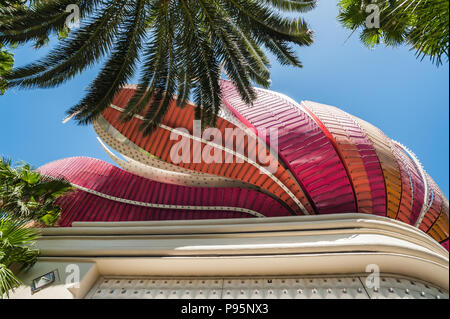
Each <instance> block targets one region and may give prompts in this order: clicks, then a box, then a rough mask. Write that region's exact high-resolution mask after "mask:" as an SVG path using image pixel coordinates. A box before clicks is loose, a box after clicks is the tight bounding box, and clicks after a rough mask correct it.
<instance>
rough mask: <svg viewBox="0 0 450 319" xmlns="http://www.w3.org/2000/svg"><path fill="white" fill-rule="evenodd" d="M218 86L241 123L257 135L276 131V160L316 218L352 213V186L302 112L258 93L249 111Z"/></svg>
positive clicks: (230, 91)
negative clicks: (307, 200)
mask: <svg viewBox="0 0 450 319" xmlns="http://www.w3.org/2000/svg"><path fill="white" fill-rule="evenodd" d="M221 86H222V94H223V99H224V101H225V104H226V106H227V107H228V108H229V109H230V110H231V111H233V112H234V113H235V114H236V116H237V117H238V118H239V119H240V120H241V122H243V123H246V124H247V125H249V127H251V128H253V129H254V130H256V131H257V132H258V133H260V132H261V131H262V130H270V129H276V130H277V131H278V139H279V141H278V142H279V144H278V151H279V155H280V158H282V159H283V161H284V163H285V164H286V165H287V166H288V168H289V170H290V171H291V172H292V173H293V174H294V176H295V178H296V179H297V181H298V182H299V183H300V185H301V187H302V189H303V190H304V191H305V192H306V193H307V195H308V196H309V198H311V200H312V201H313V202H314V206H315V208H316V210H317V212H318V213H319V214H331V213H338V212H343V211H347V212H349V211H355V210H356V203H355V196H354V194H353V190H352V186H351V183H350V180H349V178H348V176H347V173H346V171H345V168H344V166H343V164H342V163H341V161H340V158H339V156H338V154H337V152H336V150H335V149H334V147H333V145H332V143H331V142H330V141H329V139H328V137H327V136H326V135H325V134H324V132H323V131H322V129H321V128H320V126H319V125H318V124H317V123H316V122H315V121H314V120H313V119H312V118H311V117H310V116H309V115H308V114H307V113H306V112H305V111H303V110H301V109H300V108H299V107H298V105H296V104H294V103H292V102H291V101H290V100H288V99H286V98H284V97H283V96H280V95H278V94H275V93H273V92H270V91H266V90H260V89H257V92H258V98H257V99H256V101H254V103H253V105H252V106H251V107H249V106H248V105H246V104H245V103H244V102H243V101H242V100H241V99H240V97H239V94H238V92H237V90H236V88H235V87H234V86H233V85H232V84H231V82H228V81H222V83H221Z"/></svg>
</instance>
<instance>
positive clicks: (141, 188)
mask: <svg viewBox="0 0 450 319" xmlns="http://www.w3.org/2000/svg"><path fill="white" fill-rule="evenodd" d="M39 170H40V172H41V173H42V174H44V175H48V176H53V177H63V178H65V179H67V180H68V181H69V182H71V183H72V184H74V185H76V187H77V188H78V189H79V190H77V191H75V193H73V194H71V195H69V196H66V197H64V198H63V199H62V200H61V202H60V204H61V206H62V209H63V216H62V218H61V222H60V223H61V226H70V224H71V223H72V222H73V221H133V220H167V219H205V218H209V219H211V218H243V217H254V216H253V215H251V214H249V213H245V212H244V211H243V209H244V210H251V211H255V212H258V213H260V214H262V215H264V216H268V217H269V216H286V215H289V212H288V210H287V209H286V208H285V207H284V206H282V205H281V204H280V203H278V202H277V201H276V200H274V199H273V198H270V197H269V196H267V195H265V194H262V193H259V192H257V191H254V190H250V189H240V188H201V187H187V186H177V185H169V184H164V183H159V182H155V181H151V180H148V179H145V178H142V177H139V176H136V175H133V174H131V173H128V172H126V171H123V170H121V169H119V168H117V167H115V166H113V165H111V164H109V163H106V162H103V161H100V160H96V159H91V158H84V157H76V158H69V159H64V160H59V161H55V162H52V163H50V164H47V165H45V166H43V167H41V168H40V169H39ZM83 188H85V189H88V190H89V191H85V190H83ZM117 199H120V200H121V201H119V200H117ZM135 202H136V203H150V204H155V205H166V206H167V207H166V208H160V207H144V206H142V205H139V204H136V203H135ZM173 205H177V206H182V207H186V209H182V208H178V209H175V208H172V207H171V206H173ZM190 206H192V207H199V208H198V209H188V207H190ZM202 207H205V208H204V209H203V208H202ZM207 207H209V208H208V209H209V210H206V208H207ZM211 207H213V208H214V207H217V209H211ZM225 207H226V208H227V209H230V208H234V209H235V211H229V210H221V208H225Z"/></svg>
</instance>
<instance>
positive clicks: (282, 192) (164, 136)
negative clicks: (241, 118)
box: [103, 90, 314, 214]
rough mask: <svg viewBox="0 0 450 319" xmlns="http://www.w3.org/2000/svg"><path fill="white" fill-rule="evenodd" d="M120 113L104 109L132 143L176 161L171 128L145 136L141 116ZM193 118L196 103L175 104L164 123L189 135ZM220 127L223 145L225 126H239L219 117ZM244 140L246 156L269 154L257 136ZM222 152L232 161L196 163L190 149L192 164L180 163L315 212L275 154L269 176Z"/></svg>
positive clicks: (119, 100)
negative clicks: (124, 116)
mask: <svg viewBox="0 0 450 319" xmlns="http://www.w3.org/2000/svg"><path fill="white" fill-rule="evenodd" d="M132 94H133V91H132V90H124V91H123V92H122V93H121V94H119V95H118V96H117V97H116V99H115V100H114V101H113V103H114V105H116V106H118V107H124V106H125V105H126V103H127V100H128V99H129V98H130V97H131V96H132ZM120 115H121V112H120V110H118V109H117V108H112V107H110V108H108V109H107V110H105V111H104V112H103V116H104V117H105V119H106V120H107V121H108V122H109V123H111V125H113V126H114V127H115V128H116V129H117V130H118V131H119V132H121V133H122V134H123V135H124V136H126V137H127V138H129V139H130V141H131V142H133V143H134V144H136V145H137V146H139V147H140V148H142V149H143V150H145V151H147V152H149V153H151V154H153V155H155V156H156V157H158V158H160V159H161V160H163V161H166V162H168V163H174V161H173V159H172V158H171V156H170V150H171V149H172V147H174V146H175V144H176V143H177V142H178V141H171V140H170V134H171V132H170V131H169V130H167V129H164V128H162V127H159V128H157V129H156V131H155V132H154V133H153V134H151V135H150V136H143V135H142V134H141V132H140V131H139V127H140V125H141V122H142V121H141V119H139V118H136V117H135V118H133V119H132V120H130V121H129V122H127V123H123V122H121V121H120ZM193 120H194V106H192V105H187V106H185V107H184V108H179V107H176V105H175V103H173V104H172V106H171V107H170V109H169V111H168V114H167V115H166V116H165V117H164V119H163V122H162V123H163V124H164V125H166V126H168V127H170V128H174V129H177V128H184V129H187V130H188V131H189V133H190V134H193V133H194V132H193ZM217 128H218V129H219V130H220V132H221V134H222V137H223V142H222V144H221V145H220V146H225V145H224V144H225V141H224V140H225V136H226V132H225V129H227V128H229V129H237V127H236V126H235V125H233V124H232V123H230V122H228V121H226V120H224V119H221V118H219V120H218V123H217ZM242 141H243V147H242V148H243V150H244V153H243V155H246V156H248V154H258V153H259V152H266V153H265V154H268V153H267V150H266V146H265V144H262V143H260V144H258V143H256V140H255V138H252V137H250V136H248V135H247V136H246V137H245V138H244V139H242ZM196 143H197V144H198V145H200V149H201V152H203V150H204V149H205V148H206V147H208V145H206V144H205V143H201V142H196ZM190 146H191V150H192V149H193V147H194V142H193V141H192V140H191V141H190ZM255 146H256V148H255ZM234 150H236V148H234ZM221 153H222V159H225V158H231V161H229V162H231V163H211V164H207V163H205V162H203V161H202V162H201V163H196V162H195V160H194V157H193V152H192V151H191V156H190V163H184V162H181V163H179V164H177V165H179V166H180V167H183V168H186V169H189V170H193V171H197V172H203V173H207V174H211V175H217V176H223V177H227V178H232V179H236V180H240V181H243V182H245V183H249V184H253V185H255V186H258V187H260V188H262V189H264V190H265V191H267V192H269V193H271V194H273V195H274V196H276V197H278V198H280V199H281V200H283V201H284V202H286V203H287V205H288V206H289V207H291V208H292V210H293V212H295V213H298V214H305V213H309V214H312V213H314V211H313V209H312V207H311V205H310V203H309V201H308V199H307V198H306V197H305V195H304V193H303V191H302V190H301V189H300V187H299V185H298V184H297V183H295V180H293V179H292V178H291V176H290V174H289V173H288V172H287V171H286V169H284V168H283V167H282V166H281V165H280V163H278V162H277V161H276V159H275V158H274V157H273V156H272V155H270V156H272V157H271V161H273V162H276V167H277V169H276V172H275V173H274V174H273V175H272V176H270V175H267V174H265V173H261V170H260V169H259V168H258V167H257V166H256V165H252V163H250V162H248V161H246V162H244V161H243V160H242V158H239V159H238V157H236V156H235V155H233V154H231V153H229V152H225V151H222V152H221ZM255 158H256V159H257V162H256V163H257V164H259V165H261V166H262V167H265V166H267V165H266V163H261V162H259V161H258V159H259V157H256V156H255ZM242 162H243V163H242ZM302 208H303V211H302Z"/></svg>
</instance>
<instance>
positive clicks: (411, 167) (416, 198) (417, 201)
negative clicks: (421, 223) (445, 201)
mask: <svg viewBox="0 0 450 319" xmlns="http://www.w3.org/2000/svg"><path fill="white" fill-rule="evenodd" d="M396 147H397V148H398V149H400V151H401V152H402V153H403V156H402V159H403V161H402V163H400V162H399V164H400V166H401V167H403V165H404V164H403V163H405V164H406V167H403V169H405V170H407V172H409V174H410V175H411V179H412V186H413V187H412V199H413V205H412V210H411V216H410V220H409V224H410V225H414V224H415V223H416V221H417V219H418V218H419V216H420V211H421V210H422V206H423V201H424V196H425V184H424V182H423V179H422V175H421V174H420V171H419V169H418V167H417V165H416V164H415V163H414V161H413V159H412V158H411V157H410V156H409V155H408V154H407V153H406V152H405V151H404V150H403V148H402V147H401V146H399V145H396Z"/></svg>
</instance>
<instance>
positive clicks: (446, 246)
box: [441, 239, 449, 251]
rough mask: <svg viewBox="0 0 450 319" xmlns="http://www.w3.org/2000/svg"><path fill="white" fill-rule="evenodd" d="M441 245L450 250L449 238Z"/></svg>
mask: <svg viewBox="0 0 450 319" xmlns="http://www.w3.org/2000/svg"><path fill="white" fill-rule="evenodd" d="M441 245H442V246H443V247H444V248H445V249H447V251H448V250H449V245H448V239H447V240H444V241H443V242H442V243H441Z"/></svg>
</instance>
